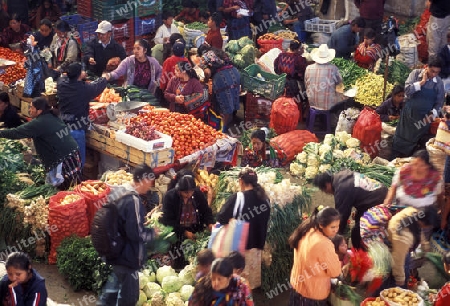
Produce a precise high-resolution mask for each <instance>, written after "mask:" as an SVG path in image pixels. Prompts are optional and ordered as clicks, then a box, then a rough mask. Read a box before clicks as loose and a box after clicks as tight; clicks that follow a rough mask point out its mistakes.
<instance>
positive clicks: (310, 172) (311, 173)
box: [305, 166, 319, 180]
mask: <svg viewBox="0 0 450 306" xmlns="http://www.w3.org/2000/svg"><path fill="white" fill-rule="evenodd" d="M318 170H319V169H318V168H317V167H309V166H308V167H307V168H306V170H305V178H306V179H307V180H312V179H313V178H314V177H315V176H316V175H317V173H318Z"/></svg>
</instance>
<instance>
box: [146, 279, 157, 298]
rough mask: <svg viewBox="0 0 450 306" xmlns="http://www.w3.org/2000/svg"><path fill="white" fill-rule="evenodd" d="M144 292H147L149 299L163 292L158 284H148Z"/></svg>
mask: <svg viewBox="0 0 450 306" xmlns="http://www.w3.org/2000/svg"><path fill="white" fill-rule="evenodd" d="M142 290H143V291H144V292H145V294H146V295H147V297H148V298H151V297H152V296H153V294H155V293H156V292H160V291H161V286H160V285H158V284H157V283H153V282H148V283H147V284H146V285H145V286H144V289H142Z"/></svg>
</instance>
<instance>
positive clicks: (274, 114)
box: [269, 97, 300, 135]
mask: <svg viewBox="0 0 450 306" xmlns="http://www.w3.org/2000/svg"><path fill="white" fill-rule="evenodd" d="M299 118H300V111H299V110H298V106H297V103H295V100H294V98H288V97H280V98H278V99H276V100H275V102H273V104H272V111H271V113H270V124H269V127H271V128H273V129H274V130H275V132H276V133H277V134H278V135H281V134H284V133H287V132H290V131H293V130H295V129H296V128H297V124H298V119H299Z"/></svg>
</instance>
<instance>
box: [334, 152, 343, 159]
mask: <svg viewBox="0 0 450 306" xmlns="http://www.w3.org/2000/svg"><path fill="white" fill-rule="evenodd" d="M333 157H334V158H335V159H341V158H344V157H345V155H344V152H343V151H342V150H334V151H333Z"/></svg>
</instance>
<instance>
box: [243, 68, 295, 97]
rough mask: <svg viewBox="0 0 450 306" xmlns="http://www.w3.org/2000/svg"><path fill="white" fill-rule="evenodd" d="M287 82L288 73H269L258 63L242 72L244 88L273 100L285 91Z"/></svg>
mask: <svg viewBox="0 0 450 306" xmlns="http://www.w3.org/2000/svg"><path fill="white" fill-rule="evenodd" d="M259 75H260V76H261V78H260V77H258V76H259ZM285 83H286V73H282V74H280V75H277V74H272V73H268V72H266V71H264V70H262V68H261V67H260V66H259V65H257V64H252V65H250V66H248V67H247V68H245V69H244V71H243V72H242V74H241V84H242V88H243V89H245V90H248V91H250V92H252V93H254V94H258V95H261V96H263V97H265V98H267V99H271V100H275V99H276V98H278V97H279V96H280V95H281V94H282V93H283V91H284V85H285Z"/></svg>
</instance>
